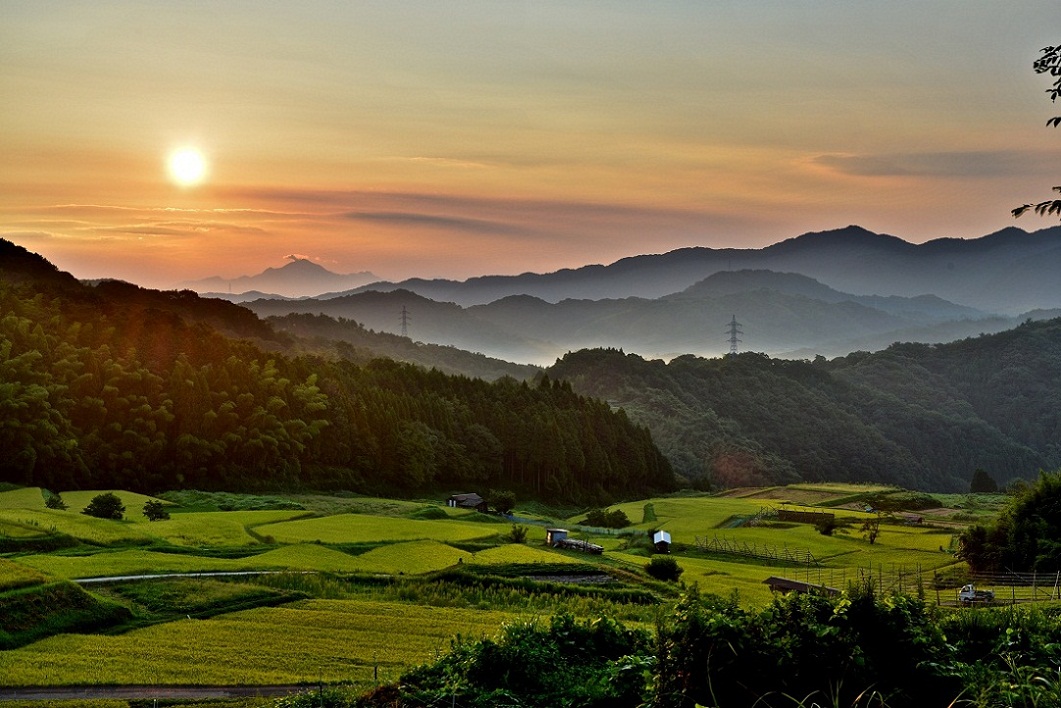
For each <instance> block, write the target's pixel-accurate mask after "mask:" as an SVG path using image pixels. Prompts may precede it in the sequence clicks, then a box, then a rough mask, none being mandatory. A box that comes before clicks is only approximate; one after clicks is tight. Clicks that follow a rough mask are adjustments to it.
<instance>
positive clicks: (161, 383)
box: [0, 242, 673, 502]
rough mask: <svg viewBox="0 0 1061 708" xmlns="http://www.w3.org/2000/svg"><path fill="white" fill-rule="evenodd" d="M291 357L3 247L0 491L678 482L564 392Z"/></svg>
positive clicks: (629, 487) (628, 432)
mask: <svg viewBox="0 0 1061 708" xmlns="http://www.w3.org/2000/svg"><path fill="white" fill-rule="evenodd" d="M220 329H223V330H225V331H227V332H230V333H236V334H239V335H240V336H242V337H250V338H253V340H251V339H234V338H230V337H228V336H225V335H224V334H222V333H221V331H219V330H220ZM289 347H290V336H289V335H282V334H277V333H275V332H274V331H273V330H272V328H270V327H269V326H268V325H267V324H265V323H263V322H261V321H260V320H258V319H257V318H256V317H255V316H254V315H253V313H251V312H249V311H248V310H245V309H244V308H242V307H239V306H236V305H233V304H231V303H226V302H220V301H215V300H204V299H200V298H199V297H198V296H196V295H195V294H194V293H191V292H186V291H183V292H157V291H149V290H143V289H140V288H137V287H135V286H130V285H126V284H121V283H104V284H101V285H99V286H95V287H93V286H87V285H82V284H80V283H78V282H77V281H75V280H74V279H73V278H71V277H70V276H69V275H67V274H64V273H60V272H58V271H57V270H56V269H55V268H54V267H52V266H51V265H50V264H48V263H47V262H46V261H44V260H43V259H40V258H39V257H37V256H34V255H33V254H30V253H28V252H26V251H25V250H24V249H21V248H20V247H17V246H14V245H12V244H10V243H8V242H0V450H3V451H4V454H3V455H2V457H0V480H2V481H8V482H16V483H20V484H27V485H40V486H44V487H49V488H53V489H74V488H93V489H100V488H110V487H114V488H124V489H132V490H140V491H158V490H162V489H171V488H175V487H188V488H200V489H228V490H243V489H252V488H279V487H284V488H306V487H309V488H321V489H323V488H331V489H339V488H341V489H350V490H358V491H382V490H387V491H388V492H390V493H394V492H400V491H406V492H414V491H431V490H438V489H447V488H452V489H457V488H459V489H469V488H476V489H482V490H486V489H489V488H491V487H496V488H507V489H513V490H516V491H517V492H518V493H522V494H526V495H534V496H537V497H542V498H552V499H564V500H575V501H586V502H590V501H592V502H601V501H606V500H609V499H612V498H615V497H620V496H628V495H639V494H644V493H647V492H649V491H653V490H656V491H661V490H666V489H669V488H670V487H671V486H672V484H673V480H672V474H671V468H670V465H669V463H668V462H667V460H666V459H665V458H664V457H663V456H662V455H661V454H660V452H659V451H658V449H657V448H656V447H655V445H654V444H653V442H652V440H651V438H650V436H649V433H648V432H647V430H646V429H644V428H639V427H637V426H635V425H633V424H632V423H631V422H630V421H629V420H627V418H626V417H625V415H623V414H621V413H620V414H616V413H613V412H612V411H611V410H610V409H609V407H608V406H607V404H605V403H603V402H600V401H596V400H592V399H588V398H585V397H582V396H580V395H577V394H575V393H574V392H573V391H572V390H571V388H570V387H569V386H566V385H560V384H553V383H549V382H548V381H547V380H546V381H543V382H542V384H541V385H535V386H529V385H527V384H526V383H519V382H517V381H516V380H514V379H512V378H503V379H501V380H499V381H497V382H495V383H487V382H485V381H482V380H477V379H470V378H466V377H454V376H448V375H445V374H442V373H440V372H438V371H428V370H425V369H423V368H420V367H417V366H413V365H409V364H399V363H396V362H394V361H390V360H386V359H380V360H374V361H372V362H370V363H368V364H366V365H359V364H356V363H353V362H350V361H343V360H337V359H324V358H321V357H311V356H299V357H296V356H291V355H288V354H285V353H283V352H281V351H269V350H280V349H284V348H289Z"/></svg>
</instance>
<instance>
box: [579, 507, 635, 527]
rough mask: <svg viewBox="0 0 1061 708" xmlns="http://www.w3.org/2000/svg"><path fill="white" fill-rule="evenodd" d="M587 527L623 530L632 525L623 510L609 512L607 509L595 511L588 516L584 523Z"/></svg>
mask: <svg viewBox="0 0 1061 708" xmlns="http://www.w3.org/2000/svg"><path fill="white" fill-rule="evenodd" d="M583 523H584V524H586V525H587V526H600V527H603V528H607V529H622V528H626V527H627V526H629V525H630V519H629V517H627V515H626V512H625V511H623V510H622V509H615V510H613V511H608V510H607V509H593V510H592V511H590V512H589V513H588V514H586V519H585V521H583Z"/></svg>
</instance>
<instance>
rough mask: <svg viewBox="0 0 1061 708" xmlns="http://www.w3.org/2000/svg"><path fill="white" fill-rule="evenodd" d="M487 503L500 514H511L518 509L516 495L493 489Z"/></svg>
mask: <svg viewBox="0 0 1061 708" xmlns="http://www.w3.org/2000/svg"><path fill="white" fill-rule="evenodd" d="M487 503H488V504H489V505H490V506H491V507H493V509H494V511H496V512H497V513H499V514H509V513H511V512H512V510H513V509H515V508H516V493H515V492H509V491H498V490H496V489H491V490H490V493H489V494H488V495H487Z"/></svg>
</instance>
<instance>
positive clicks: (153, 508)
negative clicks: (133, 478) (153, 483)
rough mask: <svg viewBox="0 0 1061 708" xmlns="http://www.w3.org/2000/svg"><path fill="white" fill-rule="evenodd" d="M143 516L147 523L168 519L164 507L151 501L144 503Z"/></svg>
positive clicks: (160, 503) (155, 500)
mask: <svg viewBox="0 0 1061 708" xmlns="http://www.w3.org/2000/svg"><path fill="white" fill-rule="evenodd" d="M144 516H146V517H147V520H148V521H162V520H163V519H168V518H169V512H168V511H166V507H165V506H163V505H162V502H160V501H159V500H157V499H152V500H150V501H147V502H145V503H144Z"/></svg>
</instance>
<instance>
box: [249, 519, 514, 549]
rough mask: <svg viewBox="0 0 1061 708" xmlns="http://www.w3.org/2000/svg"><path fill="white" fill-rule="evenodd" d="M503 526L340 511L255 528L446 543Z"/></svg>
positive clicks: (282, 537) (319, 537) (283, 534)
mask: <svg viewBox="0 0 1061 708" xmlns="http://www.w3.org/2000/svg"><path fill="white" fill-rule="evenodd" d="M503 528H504V527H495V526H494V525H493V524H490V525H483V524H476V523H470V522H463V521H459V520H452V521H418V520H415V519H403V518H395V517H388V516H368V515H366V514H339V515H337V516H327V517H323V518H317V519H303V520H299V521H287V522H281V523H277V524H266V525H264V526H259V527H258V528H257V529H255V530H256V531H257V532H258V533H259V534H261V535H263V536H264V535H268V536H271V537H273V538H275V539H276V540H277V541H279V542H280V543H312V542H314V541H320V542H322V543H361V542H366V541H371V542H383V541H418V540H424V539H430V540H435V541H440V542H443V543H445V542H447V541H471V540H476V539H482V538H490V537H492V536H495V535H496V534H497V533H499V529H503Z"/></svg>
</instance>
